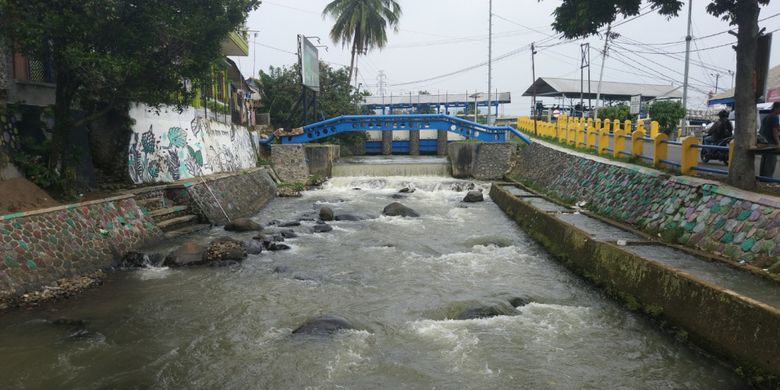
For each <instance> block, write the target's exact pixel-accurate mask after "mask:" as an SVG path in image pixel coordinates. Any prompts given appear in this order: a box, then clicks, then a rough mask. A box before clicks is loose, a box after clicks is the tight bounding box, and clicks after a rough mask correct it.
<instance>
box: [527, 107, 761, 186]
mask: <svg viewBox="0 0 780 390" xmlns="http://www.w3.org/2000/svg"><path fill="white" fill-rule="evenodd" d="M534 122H535V123H534ZM517 129H518V130H520V131H521V132H523V133H525V134H529V135H532V136H536V137H540V138H543V139H548V140H551V141H554V142H556V143H559V144H562V145H566V146H568V147H573V148H575V149H580V150H583V151H588V152H593V153H594V154H597V155H603V156H608V157H612V158H615V159H620V158H629V159H635V160H640V161H643V162H644V163H645V164H647V165H650V166H652V167H655V168H659V169H667V170H673V171H678V172H679V173H681V174H683V175H691V176H693V175H696V173H697V172H704V173H708V174H714V175H728V168H727V166H726V165H724V168H723V169H718V168H713V167H707V166H700V162H699V156H700V153H701V151H702V150H705V149H706V150H710V151H720V152H728V164H730V163H731V158H732V156H733V151H734V141H733V140H732V141H731V142H730V143H729V145H728V146H716V145H704V144H702V142H701V139H699V138H698V137H694V136H687V137H682V138H680V140H679V141H671V140H669V136H668V135H666V134H665V133H662V132H660V131H659V125H658V122H656V121H652V122H650V123H649V129H648V128H647V126H646V124H645V123H644V122H643V121H641V120H639V121H637V122H636V123H634V122H632V121H628V120H627V121H624V122H621V121H618V120H614V121H613V120H610V119H605V120H604V121H602V120H600V119H597V120H595V121H594V120H593V119H592V118H588V119H587V120H586V119H583V118H569V117H566V116H563V115H562V116H561V117H559V118H558V120H557V122H554V123H550V122H546V121H541V120H536V121H534V120H533V119H531V118H529V117H520V118H518V119H517ZM648 130H649V133H650V136H649V137H648V136H647V131H648ZM670 150H674V151H675V153H671V154H670ZM670 156H674V157H671V158H670ZM759 180H762V181H776V179H771V178H761V177H759Z"/></svg>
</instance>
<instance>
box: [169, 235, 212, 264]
mask: <svg viewBox="0 0 780 390" xmlns="http://www.w3.org/2000/svg"><path fill="white" fill-rule="evenodd" d="M205 253H206V247H205V246H203V245H201V244H200V243H198V242H195V241H187V242H185V243H184V244H182V245H181V246H180V247H178V248H177V249H176V250H174V251H173V252H171V253H169V254H168V256H166V257H165V261H164V262H163V264H164V265H166V266H169V267H185V266H189V265H200V264H203V263H204V262H205V260H204V258H203V256H204V254H205Z"/></svg>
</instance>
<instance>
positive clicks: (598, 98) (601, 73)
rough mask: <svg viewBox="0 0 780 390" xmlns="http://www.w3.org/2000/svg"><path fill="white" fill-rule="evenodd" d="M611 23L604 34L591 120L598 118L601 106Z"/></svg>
mask: <svg viewBox="0 0 780 390" xmlns="http://www.w3.org/2000/svg"><path fill="white" fill-rule="evenodd" d="M611 30H612V23H610V24H608V25H607V35H605V36H604V52H603V53H601V70H600V71H599V84H598V86H597V87H596V110H595V111H596V112H595V113H594V115H593V116H594V118H593V120H596V119H599V107H601V81H602V80H603V79H604V63H605V62H607V50H608V49H609V34H610V31H611Z"/></svg>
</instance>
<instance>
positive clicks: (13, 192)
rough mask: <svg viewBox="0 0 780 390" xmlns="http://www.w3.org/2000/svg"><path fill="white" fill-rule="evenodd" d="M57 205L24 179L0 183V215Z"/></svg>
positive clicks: (57, 204)
mask: <svg viewBox="0 0 780 390" xmlns="http://www.w3.org/2000/svg"><path fill="white" fill-rule="evenodd" d="M59 205H60V203H59V202H57V201H56V200H54V199H52V197H51V196H49V194H47V193H46V191H44V190H42V189H40V188H39V187H38V186H36V185H35V184H33V183H32V182H31V181H29V180H27V179H25V178H21V177H18V178H14V179H9V180H2V181H0V215H2V214H9V213H16V212H20V211H30V210H36V209H42V208H47V207H54V206H59Z"/></svg>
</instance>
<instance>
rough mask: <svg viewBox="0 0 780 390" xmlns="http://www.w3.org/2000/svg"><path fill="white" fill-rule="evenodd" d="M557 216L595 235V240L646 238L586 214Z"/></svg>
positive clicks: (637, 239)
mask: <svg viewBox="0 0 780 390" xmlns="http://www.w3.org/2000/svg"><path fill="white" fill-rule="evenodd" d="M557 217H558V219H560V220H562V221H564V222H566V223H568V224H570V225H573V226H574V227H576V228H577V229H580V230H582V231H584V232H585V233H587V234H588V235H590V236H591V237H593V239H594V240H598V241H611V242H615V241H617V240H626V241H644V238H643V237H641V236H639V235H637V234H634V233H631V232H628V231H625V230H623V229H620V228H617V227H614V226H612V225H610V224H607V223H604V222H602V221H599V220H598V219H596V218H592V217H589V216H587V215H584V214H561V215H558V216H557Z"/></svg>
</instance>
